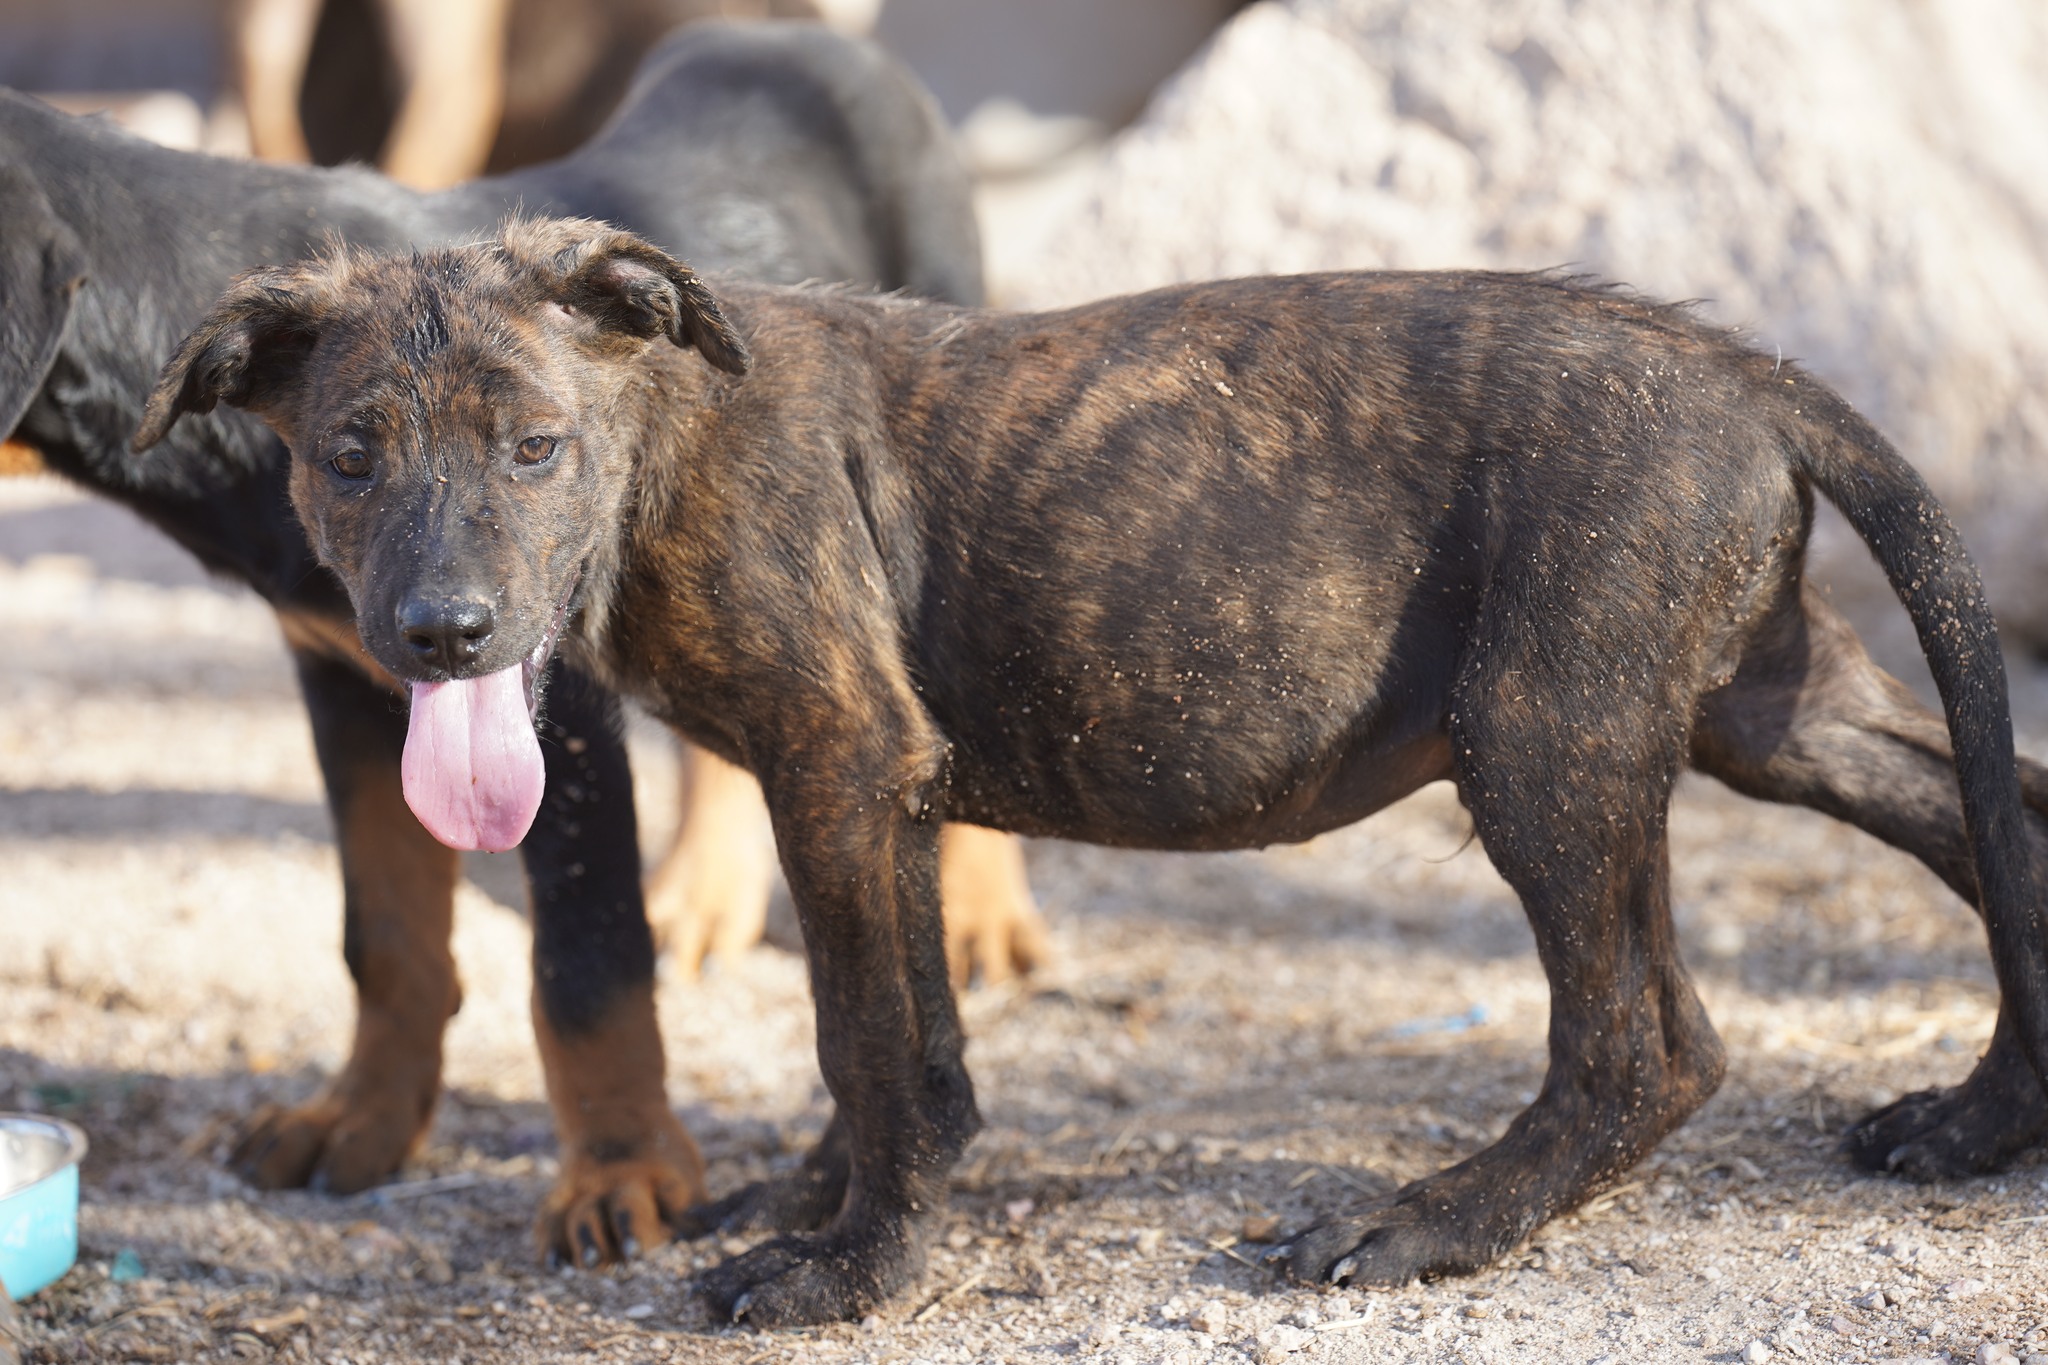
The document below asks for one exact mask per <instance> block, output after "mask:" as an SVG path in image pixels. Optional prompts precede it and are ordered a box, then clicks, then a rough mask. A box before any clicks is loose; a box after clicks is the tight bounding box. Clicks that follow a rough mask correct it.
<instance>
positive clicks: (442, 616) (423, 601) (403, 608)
mask: <svg viewBox="0 0 2048 1365" xmlns="http://www.w3.org/2000/svg"><path fill="white" fill-rule="evenodd" d="M497 626H498V618H497V614H496V613H495V612H493V611H492V610H491V604H490V603H489V602H487V601H484V600H483V599H482V598H476V597H409V598H407V599H406V600H405V601H403V602H401V603H400V604H399V607H398V634H399V636H400V638H402V639H403V640H404V641H405V643H406V647H407V648H408V649H410V650H412V652H413V657H415V658H417V659H418V660H419V661H420V662H421V663H424V664H432V665H434V666H435V667H437V668H445V669H448V670H449V671H451V672H452V671H454V670H455V669H458V668H461V667H462V666H463V665H465V664H469V663H474V662H475V661H476V656H477V655H478V654H481V653H482V652H483V648H484V646H485V645H487V644H489V643H490V640H491V632H492V631H493V630H495V629H497Z"/></svg>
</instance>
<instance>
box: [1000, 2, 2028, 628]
mask: <svg viewBox="0 0 2048 1365" xmlns="http://www.w3.org/2000/svg"><path fill="white" fill-rule="evenodd" d="M2044 70H2048V6H2043V5H2041V4H2039V3H2038V0H1947V2H1946V3H1944V4H1941V5H1924V4H1910V5H1909V4H1890V3H1887V4H1872V3H1869V0H1802V3H1800V4H1798V5H1783V4H1779V3H1776V0H1286V2H1285V3H1282V0H1265V3H1261V4H1257V5H1254V6H1252V7H1251V8H1249V9H1247V10H1245V11H1243V12H1242V13H1241V14H1239V15H1238V16H1237V17H1236V18H1235V19H1234V20H1233V21H1231V22H1230V23H1229V24H1228V25H1227V26H1225V27H1224V28H1223V29H1222V30H1221V31H1220V32H1219V33H1218V34H1217V35H1216V37H1215V38H1213V39H1212V40H1211V41H1210V43H1209V44H1208V46H1207V47H1205V48H1204V49H1203V50H1202V52H1200V53H1199V54H1197V56H1196V57H1195V58H1194V59H1193V60H1192V61H1191V62H1190V63H1189V64H1188V65H1187V66H1186V67H1184V68H1183V69H1182V71H1181V72H1180V73H1179V74H1178V75H1177V76H1176V77H1175V78H1174V79H1173V80H1172V81H1170V82H1169V83H1168V84H1167V85H1166V86H1164V87H1163V88H1162V89H1161V90H1160V92H1159V93H1158V95H1157V96H1156V97H1155V98H1154V100H1153V102H1152V104H1151V105H1150V107H1149V108H1148V110H1147V112H1146V113H1145V115H1144V116H1143V117H1142V118H1141V119H1140V120H1139V122H1138V123H1137V124H1135V125H1134V126H1133V127H1131V128H1130V129H1128V130H1127V131H1125V132H1124V133H1122V134H1121V135H1119V136H1118V137H1117V138H1116V139H1115V140H1114V141H1113V142H1112V143H1111V145H1110V148H1109V150H1108V153H1107V155H1106V156H1105V157H1104V158H1103V160H1102V161H1101V162H1100V164H1099V165H1098V166H1097V167H1096V168H1095V169H1094V170H1093V171H1092V172H1090V175H1091V177H1092V179H1091V181H1090V183H1089V185H1088V187H1087V189H1086V191H1085V192H1084V193H1081V194H1079V195H1078V196H1077V200H1078V204H1079V207H1078V208H1075V209H1072V210H1069V211H1068V212H1066V213H1065V214H1064V215H1062V216H1060V217H1059V218H1058V219H1056V220H1054V221H1052V222H1051V223H1049V224H1048V225H1047V230H1046V231H1045V232H1044V233H1043V235H1042V236H1041V237H1040V238H1039V240H1038V242H1037V243H1036V245H1035V248H1034V250H1033V251H1032V252H1030V253H1026V254H1024V255H1023V256H1022V258H1021V261H1020V268H1018V269H1016V270H1015V271H1014V273H1013V274H1011V275H1010V277H1009V278H1007V279H1005V280H1003V281H1001V284H1002V287H1003V293H1004V296H1005V299H1006V301H1007V302H1011V303H1014V304H1019V305H1025V306H1047V305H1054V304H1061V303H1067V302H1073V301H1078V300H1081V299H1085V298H1090V297H1094V296H1097V295H1101V294H1107V293H1115V292H1123V291H1127V290H1132V289H1137V288H1142V287H1147V286H1151V285H1155V284H1161V283H1166V282H1169V281H1173V280H1184V279H1195V278H1202V277H1213V276H1224V275H1236V274H1246V273H1253V272H1263V271H1300V270H1315V269H1328V268H1336V267H1437V266H1485V267H1506V268H1538V267H1550V266H1566V267H1569V268H1572V269H1575V270H1583V271H1586V272H1590V273H1592V274H1596V275H1599V276H1604V277H1608V278H1612V279H1618V280H1621V281H1625V282H1627V283H1629V284H1631V285H1634V286H1636V287H1638V288H1640V289H1642V290H1644V291H1646V292H1648V293H1651V294H1654V295H1659V296H1664V297H1677V298H1700V299H1704V300H1706V303H1705V305H1704V306H1705V311H1706V312H1707V314H1708V315H1709V316H1712V317H1714V318H1717V319H1719V320H1722V321H1725V322H1728V323H1732V324H1739V325H1742V326H1744V327H1747V328H1749V329H1751V330H1752V332H1753V333H1754V335H1755V336H1756V338H1757V339H1758V340H1759V342H1760V343H1761V344H1762V345H1763V346H1764V347H1765V348H1767V349H1769V348H1773V347H1781V348H1782V349H1783V352H1784V354H1785V355H1786V356H1788V357H1794V356H1796V357H1798V358H1800V359H1801V360H1802V361H1804V362H1805V363H1806V364H1807V365H1808V367H1809V368H1811V369H1812V370H1814V371H1815V372H1817V373H1819V374H1820V375H1822V376H1824V377H1826V378H1827V379H1829V380H1830V381H1832V382H1833V383H1835V384H1836V385H1837V386H1839V387H1840V388H1841V389H1842V390H1843V391H1844V392H1845V393H1846V394H1847V395H1848V397H1849V398H1850V399H1851V400H1852V401H1853V402H1855V403H1856V404H1857V405H1858V406H1859V407H1860V408H1862V409H1863V410H1864V411H1865V412H1866V413H1867V414H1869V415H1870V416H1871V417H1872V418H1873V419H1875V420H1876V421H1877V422H1878V423H1879V425H1880V426H1881V427H1882V428H1883V429H1884V430H1885V431H1886V432H1887V433H1889V434H1890V435H1891V437H1892V438H1893V440H1894V441H1896V442H1897V443H1898V445H1899V446H1900V447H1901V449H1902V450H1904V451H1905V452H1906V454H1907V455H1908V456H1909V457H1910V458H1911V459H1913V460H1914V461H1915V462H1916V463H1917V464H1918V465H1919V466H1920V467H1921V468H1922V469H1923V470H1925V471H1926V472H1927V473H1928V474H1929V476H1930V477H1931V478H1932V479H1933V481H1934V482H1935V484H1936V486H1937V488H1938V489H1939V490H1940V491H1941V492H1942V493H1943V495H1944V496H1945V497H1947V498H1949V499H1950V500H1951V501H1952V502H1953V503H1954V504H1955V505H1956V506H1957V509H1958V512H1959V515H1960V516H1961V517H1962V519H1963V520H1964V522H1965V526H1966V530H1967V531H1968V533H1969V535H1970V537H1971V540H1972V543H1973V545H1975V546H1976V547H1977V548H1978V550H1979V553H1980V557H1982V558H1984V559H1985V560H1986V561H1987V563H1988V564H1989V566H1990V568H1991V574H1990V576H1991V577H1992V579H1993V584H1994V591H1993V597H1994V601H1995V602H1997V603H1998V604H1999V605H2000V607H2001V609H2002V610H2003V611H2004V612H2005V613H2006V614H2007V615H2008V616H2009V617H2011V618H2013V619H2015V620H2019V621H2021V623H2022V624H2024V620H2025V619H2038V620H2039V621H2041V622H2048V572H2042V570H2041V566H2042V565H2043V564H2048V551H2044V549H2043V548H2042V546H2041V545H2040V544H2039V542H2041V541H2042V540H2044V539H2048V537H2043V536H2041V535H2040V534H2039V533H2038V531H2037V530H2036V529H2035V528H2036V523H2037V522H2038V520H2039V519H2040V515H2041V512H2042V510H2043V507H2044V504H2048V81H2044V80H2042V79H2041V75H2040V73H2041V72H2043V71H2044ZM2030 584H2031V585H2033V586H2032V587H2031V588H2030V587H2029V585H2030ZM2035 599H2038V600H2035ZM2042 637H2043V638H2048V631H2043V632H2042Z"/></svg>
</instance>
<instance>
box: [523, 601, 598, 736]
mask: <svg viewBox="0 0 2048 1365" xmlns="http://www.w3.org/2000/svg"><path fill="white" fill-rule="evenodd" d="M583 574H584V569H583V567H582V566H579V567H578V568H577V570H576V572H575V574H574V575H573V576H572V577H571V578H570V579H569V590H568V591H567V592H565V593H563V594H562V600H561V601H559V602H557V603H556V604H555V614H554V618H553V619H552V620H550V621H549V622H548V628H547V631H546V633H544V634H543V635H542V636H541V637H540V643H539V644H537V645H535V646H534V647H533V649H532V650H531V651H529V652H528V654H527V656H526V657H525V658H524V659H522V660H520V661H519V670H520V673H519V677H520V681H521V682H523V683H524V684H525V685H526V720H527V723H528V724H529V725H536V724H539V722H540V704H541V702H542V701H543V700H544V698H543V696H542V693H541V680H542V679H544V678H545V677H547V672H548V663H549V662H550V661H551V660H552V659H553V658H554V657H555V646H556V645H558V644H560V643H561V640H562V628H563V627H564V626H566V625H568V624H569V618H570V617H572V616H574V615H575V614H576V612H575V609H576V603H577V599H578V598H579V597H580V596H581V595H582V592H583Z"/></svg>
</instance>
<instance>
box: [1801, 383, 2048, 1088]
mask: <svg viewBox="0 0 2048 1365" xmlns="http://www.w3.org/2000/svg"><path fill="white" fill-rule="evenodd" d="M1779 382H1780V383H1781V384H1783V385H1785V388H1784V389H1783V392H1784V395H1785V396H1786V398H1787V399H1789V407H1790V409H1791V412H1792V421H1793V422H1794V424H1795V426H1796V428H1797V430H1796V432H1795V433H1794V436H1793V442H1792V444H1793V446H1794V448H1795V449H1796V450H1797V451H1798V452H1799V459H1800V468H1801V469H1802V471H1803V472H1804V473H1805V475H1806V477H1807V478H1809V479H1810V480H1811V481H1812V482H1813V484H1814V486H1815V487H1817V488H1819V489H1820V491H1821V492H1822V493H1824V494H1826V496H1827V499H1828V501H1829V502H1832V503H1833V504H1834V505H1835V506H1836V507H1838V508H1840V509H1841V511H1842V514H1843V515H1844V516H1846V517H1847V518H1848V519H1849V524H1850V525H1851V526H1854V527H1855V528H1856V532H1857V534H1858V535H1860V536H1861V537H1862V538H1863V541H1864V543H1865V544H1866V545H1868V546H1869V547H1870V551H1871V553H1872V554H1873V555H1874V556H1875V557H1876V559H1877V562H1878V564H1879V565H1880V566H1881V567H1882V568H1883V569H1884V572H1885V577H1886V578H1888V579H1889V580H1891V585H1892V591H1893V592H1895V593H1897V594H1898V598H1899V601H1900V602H1902V603H1903V604H1904V605H1905V608H1906V613H1907V615H1909V616H1911V617H1912V618H1913V628H1914V630H1916V631H1917V632H1919V635H1920V649H1921V652H1922V653H1924V654H1925V655H1926V656H1927V663H1928V666H1929V668H1930V669H1931V670H1932V672H1933V674H1934V683H1935V686H1936V687H1938V688H1940V689H1941V701H1942V707H1943V709H1944V710H1945V711H1946V712H1947V714H1948V733H1949V741H1950V743H1951V744H1952V745H1953V746H1954V749H1955V764H1956V778H1957V781H1958V783H1959V785H1960V786H1961V789H1962V798H1963V824H1964V828H1965V830H1966V832H1967V834H1968V836H1969V841H1970V852H1971V856H1972V857H1973V859H1974V860H1975V862H1976V866H1977V894H1978V900H1979V902H1980V908H1981V909H1982V911H1983V914H1984V924H1985V928H1986V930H1987V931H1988V934H1989V937H1990V940H1991V960H1992V963H1993V965H1994V966H1995V967H1996V969H1997V972H1998V984H1999V989H2000V990H2001V991H2003V992H2004V996H2005V999H2006V1000H2007V1001H2008V1002H2010V1003H2011V1005H2012V1006H2013V1007H2014V1009H2015V1010H2016V1011H2017V1012H2018V1018H2019V1025H2020V1033H2021V1037H2022V1038H2023V1039H2024V1041H2025V1045H2026V1049H2027V1056H2028V1058H2029V1059H2030V1060H2031V1061H2032V1062H2033V1065H2034V1074H2035V1075H2036V1076H2037V1077H2039V1078H2040V1080H2041V1083H2042V1085H2043V1087H2044V1088H2048V916H2044V914H2043V910H2042V906H2041V903H2040V888H2039V887H2038V886H2036V885H2035V880H2034V871H2033V860H2032V856H2031V854H2030V851H2029V848H2028V842H2027V830H2026V818H2025V815H2024V814H2023V808H2022V805H2021V797H2020V779H2019V767H2018V762H2017V760H2016V759H2015V757H2014V754H2013V740H2012V711H2011V706H2010V703H2009V701H2008V698H2007V695H2006V682H2005V659H2004V656H2003V655H2002V654H2001V653H2000V652H1999V647H1998V628H1997V625H1996V624H1995V623H1994V622H1993V621H1992V618H1991V609H1990V607H1988V606H1987V605H1986V604H1985V601H1984V587H1983V584H1982V582H1981V581H1980V580H1979V578H1978V576H1977V566H1976V564H1975V563H1974V562H1973V561H1972V560H1971V558H1970V555H1969V552H1968V551H1967V550H1965V549H1964V548H1963V541H1962V537H1961V536H1959V535H1957V534H1956V528H1955V526H1954V525H1953V524H1952V523H1951V522H1950V521H1949V519H1948V513H1947V512H1945V511H1943V510H1942V506H1941V504H1940V503H1939V502H1938V501H1936V500H1935V497H1934V493H1933V492H1932V490H1930V489H1929V488H1928V487H1927V484H1926V482H1925V481H1924V480H1923V479H1921V477H1920V475H1919V473H1918V472H1917V471H1916V470H1915V469H1914V468H1913V467H1912V466H1911V465H1909V464H1907V463H1906V461H1905V459H1904V458H1903V457H1902V456H1900V454H1899V453H1898V451H1896V450H1894V449H1893V448H1892V446H1891V443H1890V442H1888V441H1886V440H1885V438H1884V437H1883V436H1882V435H1881V434H1879V432H1878V431H1877V429H1876V428H1875V427H1873V426H1871V425H1870V423H1869V422H1867V421H1865V420H1864V419H1863V418H1862V417H1861V416H1860V415H1859V414H1858V413H1857V412H1856V410H1855V409H1853V408H1851V407H1850V406H1849V405H1848V404H1847V403H1846V402H1844V401H1843V400H1842V399H1841V397H1840V396H1838V395H1837V394H1835V393H1834V392H1832V391H1831V390H1829V389H1828V388H1827V387H1826V386H1825V385H1823V384H1820V383H1819V382H1817V381H1815V380H1814V379H1812V378H1810V377H1808V376H1807V375H1805V374H1803V373H1800V372H1798V371H1795V370H1793V369H1792V368H1791V367H1790V366H1787V367H1786V368H1785V370H1784V372H1783V373H1782V374H1780V375H1779Z"/></svg>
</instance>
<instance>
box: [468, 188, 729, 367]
mask: <svg viewBox="0 0 2048 1365" xmlns="http://www.w3.org/2000/svg"><path fill="white" fill-rule="evenodd" d="M505 243H506V246H507V248H508V249H509V250H510V251H511V252H512V254H513V255H514V256H515V257H521V256H524V257H527V259H528V260H529V261H532V260H533V257H534V256H536V255H538V256H539V260H538V262H536V264H537V265H538V268H539V270H540V272H541V274H542V279H543V288H545V289H546V290H547V292H548V294H549V296H550V297H551V298H553V299H554V300H555V302H557V303H560V304H563V305H564V306H566V307H568V308H571V309H573V310H575V311H576V312H579V313H582V314H583V315H584V316H586V317H588V318H590V319H592V320H593V321H595V322H597V323H598V324H599V325H600V326H604V327H608V328H611V329H613V330H615V331H620V332H624V333H626V334H627V335H629V336H636V337H642V338H652V337H657V336H664V337H667V338H668V339H669V340H670V341H671V342H673V343H674V344H675V345H677V346H682V347H686V348H687V347H691V346H694V347H696V348H697V352H698V354H700V355H702V356H703V357H704V359H705V360H706V361H708V362H709V363H710V364H712V365H714V366H716V367H717V368H719V369H721V370H724V371H725V372H726V373H727V374H745V373H746V372H747V369H748V367H749V366H750V365H752V364H753V358H752V357H751V356H749V355H748V354H747V344H746V342H744V341H742V340H740V335H739V333H738V332H736V331H734V330H733V326H732V323H730V322H729V321H727V320H726V316H725V313H724V311H723V310H721V309H720V308H719V306H718V300H717V299H716V298H714V297H712V294H711V291H710V290H709V289H707V288H705V286H704V281H702V280H700V279H698V278H697V274H696V272H695V271H693V270H691V269H690V268H689V267H688V266H686V265H684V264H683V263H682V262H681V261H678V260H676V259H675V258H674V257H672V256H670V255H668V254H667V253H666V252H664V251H662V250H661V249H660V248H658V247H655V246H653V245H651V244H649V243H647V242H644V241H642V240H641V239H640V238H638V237H635V236H633V235H632V234H631V233H629V232H620V231H619V230H618V229H616V228H610V227H606V226H605V225H603V224H602V223H594V222H588V221H583V220H574V219H571V220H562V221H557V222H552V223H533V224H515V225H513V226H511V227H508V228H507V229H506V232H505ZM536 249H538V250H536Z"/></svg>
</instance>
